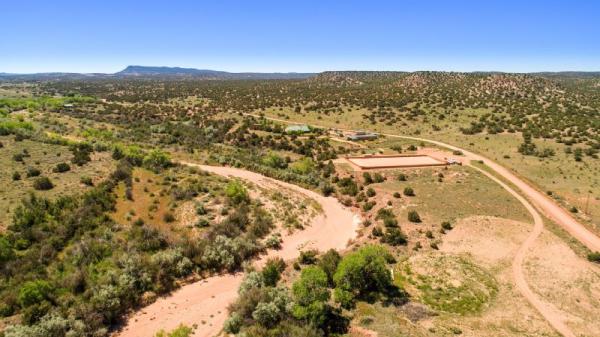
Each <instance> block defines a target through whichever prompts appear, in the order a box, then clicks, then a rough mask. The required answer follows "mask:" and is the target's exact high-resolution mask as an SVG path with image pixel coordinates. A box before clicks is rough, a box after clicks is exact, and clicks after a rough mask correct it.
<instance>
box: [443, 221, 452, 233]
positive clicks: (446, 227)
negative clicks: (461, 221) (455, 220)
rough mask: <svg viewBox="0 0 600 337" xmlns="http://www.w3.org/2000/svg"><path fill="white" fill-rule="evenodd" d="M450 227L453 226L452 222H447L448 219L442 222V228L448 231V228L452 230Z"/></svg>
mask: <svg viewBox="0 0 600 337" xmlns="http://www.w3.org/2000/svg"><path fill="white" fill-rule="evenodd" d="M452 228H454V227H452V224H451V223H450V222H448V221H444V222H442V229H443V230H447V231H449V230H452Z"/></svg>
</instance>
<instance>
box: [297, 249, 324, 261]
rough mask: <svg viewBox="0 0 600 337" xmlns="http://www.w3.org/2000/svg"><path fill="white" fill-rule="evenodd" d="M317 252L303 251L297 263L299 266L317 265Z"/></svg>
mask: <svg viewBox="0 0 600 337" xmlns="http://www.w3.org/2000/svg"><path fill="white" fill-rule="evenodd" d="M318 254H319V252H318V251H317V250H315V249H310V250H304V251H301V252H300V257H298V262H300V263H301V264H315V263H317V255H318Z"/></svg>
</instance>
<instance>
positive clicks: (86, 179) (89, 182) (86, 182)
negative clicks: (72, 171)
mask: <svg viewBox="0 0 600 337" xmlns="http://www.w3.org/2000/svg"><path fill="white" fill-rule="evenodd" d="M79 182H81V183H82V184H84V185H87V186H94V182H93V181H92V178H90V177H87V176H83V177H81V178H80V179H79Z"/></svg>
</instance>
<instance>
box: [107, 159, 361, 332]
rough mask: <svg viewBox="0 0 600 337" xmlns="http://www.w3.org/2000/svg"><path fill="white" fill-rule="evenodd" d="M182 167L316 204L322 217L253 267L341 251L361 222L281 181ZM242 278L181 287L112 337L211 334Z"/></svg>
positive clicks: (215, 279) (235, 276)
mask: <svg viewBox="0 0 600 337" xmlns="http://www.w3.org/2000/svg"><path fill="white" fill-rule="evenodd" d="M181 164H183V165H188V166H194V167H198V168H200V169H202V170H205V171H208V172H211V173H214V174H218V175H222V176H228V177H235V178H240V179H244V180H248V181H250V182H252V183H254V184H256V185H259V186H261V187H267V188H269V187H270V188H277V186H281V187H285V188H287V189H290V190H293V191H295V192H298V193H301V194H303V195H305V196H307V197H309V198H312V199H314V200H316V201H317V202H318V203H319V204H320V205H321V207H322V208H323V213H322V214H319V215H318V216H316V217H315V218H313V220H312V223H311V226H309V227H307V228H305V229H304V230H302V231H296V232H294V233H292V234H290V235H284V236H283V243H282V249H280V250H277V251H270V252H269V253H268V254H266V255H263V256H261V257H260V258H259V259H258V260H256V262H255V264H256V265H258V266H260V265H262V264H264V263H265V262H266V261H267V259H268V258H269V257H275V256H278V257H281V258H283V259H284V260H291V259H294V258H296V257H298V255H299V253H300V250H305V249H310V248H315V249H318V250H320V251H325V250H328V249H331V248H333V249H338V250H343V249H344V248H346V246H347V244H348V241H349V240H352V239H353V238H355V236H356V230H357V229H358V226H359V224H360V222H361V219H360V217H359V216H358V215H356V214H354V213H353V212H352V211H351V210H350V209H348V208H346V207H344V206H342V205H341V204H340V203H339V202H338V201H337V199H335V198H333V197H324V196H322V195H319V194H317V193H315V192H313V191H310V190H307V189H304V188H302V187H299V186H296V185H293V184H289V183H285V182H281V181H278V180H275V179H272V178H268V177H265V176H263V175H261V174H258V173H254V172H249V171H245V170H241V169H237V168H231V167H217V166H206V165H198V164H194V163H189V162H181ZM243 278H244V275H243V273H237V274H223V275H218V276H213V277H210V278H207V279H204V280H201V281H198V282H195V283H191V284H188V285H185V286H183V287H181V288H180V289H178V290H176V291H174V292H173V293H171V294H169V295H168V296H165V297H161V298H159V299H158V300H157V301H156V302H154V303H152V304H150V305H149V306H147V307H144V308H142V309H140V310H138V311H136V312H134V313H133V315H131V316H130V317H129V318H128V321H127V324H126V325H125V326H124V327H123V329H122V330H121V331H118V332H117V333H115V336H118V337H151V336H154V334H156V332H157V331H159V330H160V329H165V330H167V331H169V330H172V329H174V328H176V327H177V326H178V325H179V324H186V325H188V326H194V325H196V326H197V329H196V330H195V332H194V336H196V337H211V336H215V335H217V334H218V333H219V332H220V331H221V329H222V327H223V323H224V322H225V320H226V319H227V307H228V306H229V304H230V303H232V302H233V301H235V299H236V297H237V290H238V287H239V285H240V284H241V282H242V280H243Z"/></svg>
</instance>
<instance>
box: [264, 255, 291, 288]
mask: <svg viewBox="0 0 600 337" xmlns="http://www.w3.org/2000/svg"><path fill="white" fill-rule="evenodd" d="M284 270H285V262H284V261H283V259H281V258H275V259H269V260H268V261H267V264H266V265H265V266H264V268H263V269H262V272H261V274H262V277H263V280H264V282H265V285H266V286H269V287H274V286H276V285H277V282H279V279H280V278H281V273H282V272H283V271H284Z"/></svg>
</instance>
